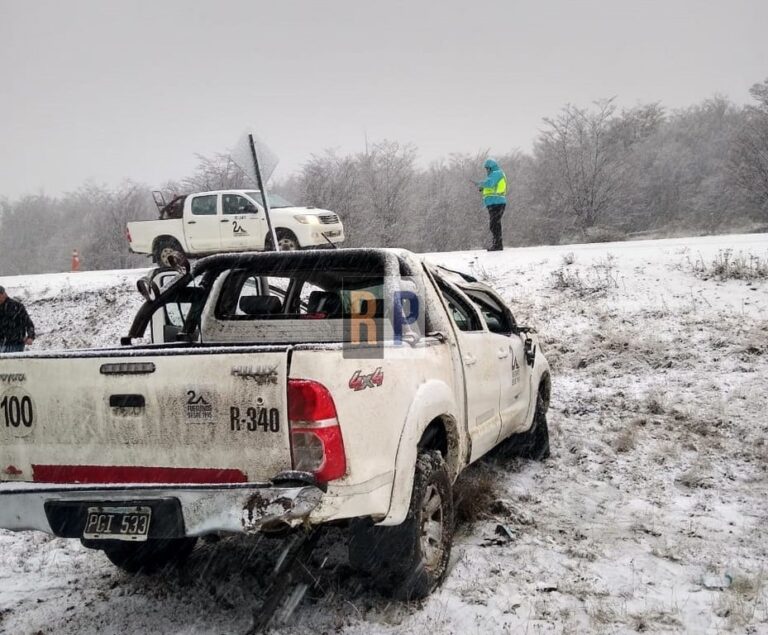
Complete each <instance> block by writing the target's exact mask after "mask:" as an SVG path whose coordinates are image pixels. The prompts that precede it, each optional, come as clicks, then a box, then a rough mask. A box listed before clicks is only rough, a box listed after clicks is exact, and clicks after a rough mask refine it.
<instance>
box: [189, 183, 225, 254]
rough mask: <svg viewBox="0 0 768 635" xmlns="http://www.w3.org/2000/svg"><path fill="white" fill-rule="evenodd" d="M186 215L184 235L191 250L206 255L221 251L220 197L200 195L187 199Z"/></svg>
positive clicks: (216, 195)
mask: <svg viewBox="0 0 768 635" xmlns="http://www.w3.org/2000/svg"><path fill="white" fill-rule="evenodd" d="M187 201H188V202H187V205H188V206H189V207H187V208H186V209H185V213H184V235H185V236H186V239H187V245H188V247H189V250H190V251H191V252H193V253H206V252H215V251H220V250H221V229H220V226H221V225H222V223H221V215H220V214H219V207H220V204H219V195H218V194H200V195H197V196H190V197H189V198H188V199H187Z"/></svg>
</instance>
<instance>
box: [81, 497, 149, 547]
mask: <svg viewBox="0 0 768 635" xmlns="http://www.w3.org/2000/svg"><path fill="white" fill-rule="evenodd" d="M151 518H152V508H151V507H143V506H141V507H89V508H88V517H87V518H86V521H85V529H84V530H83V538H89V539H91V540H129V541H134V542H142V541H145V540H146V539H147V536H148V535H149V521H150V520H151Z"/></svg>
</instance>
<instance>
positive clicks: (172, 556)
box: [102, 538, 197, 573]
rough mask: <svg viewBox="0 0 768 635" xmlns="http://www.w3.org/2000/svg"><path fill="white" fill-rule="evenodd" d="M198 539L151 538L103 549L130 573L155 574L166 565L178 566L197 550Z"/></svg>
mask: <svg viewBox="0 0 768 635" xmlns="http://www.w3.org/2000/svg"><path fill="white" fill-rule="evenodd" d="M196 542H197V538H150V539H149V540H147V541H146V542H129V543H118V544H113V545H109V546H106V547H103V548H102V549H103V551H104V553H105V554H106V556H107V558H109V560H110V561H111V562H112V564H114V565H115V566H116V567H119V568H121V569H123V571H127V572H128V573H153V572H155V571H158V570H159V569H162V568H163V567H165V566H166V565H178V564H181V563H182V562H184V560H186V559H187V557H188V556H189V554H190V553H192V549H194V548H195V543H196Z"/></svg>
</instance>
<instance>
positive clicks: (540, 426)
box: [503, 394, 549, 461]
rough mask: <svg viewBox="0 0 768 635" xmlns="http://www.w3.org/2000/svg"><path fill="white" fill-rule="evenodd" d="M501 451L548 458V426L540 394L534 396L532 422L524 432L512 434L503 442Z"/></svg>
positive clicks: (537, 459) (539, 459)
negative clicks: (534, 403)
mask: <svg viewBox="0 0 768 635" xmlns="http://www.w3.org/2000/svg"><path fill="white" fill-rule="evenodd" d="M503 445H504V449H503V452H504V453H505V454H506V453H509V454H513V455H515V456H519V457H522V458H524V459H533V460H534V461H543V460H544V459H548V458H549V426H548V425H547V411H546V409H545V405H544V399H543V398H542V396H541V394H538V396H537V398H536V412H535V413H534V414H533V424H532V425H531V428H530V429H529V430H528V431H526V432H521V433H520V434H513V435H512V436H511V437H509V438H508V439H507V440H506V441H504V442H503Z"/></svg>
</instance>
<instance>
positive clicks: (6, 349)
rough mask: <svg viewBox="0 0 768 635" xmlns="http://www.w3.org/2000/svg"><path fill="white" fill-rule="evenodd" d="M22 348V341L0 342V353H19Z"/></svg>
mask: <svg viewBox="0 0 768 635" xmlns="http://www.w3.org/2000/svg"><path fill="white" fill-rule="evenodd" d="M23 350H24V342H5V343H4V344H3V343H0V353H21V352H22V351H23Z"/></svg>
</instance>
